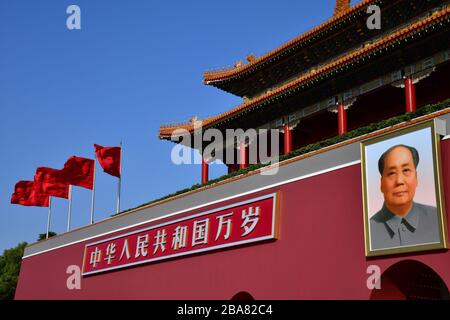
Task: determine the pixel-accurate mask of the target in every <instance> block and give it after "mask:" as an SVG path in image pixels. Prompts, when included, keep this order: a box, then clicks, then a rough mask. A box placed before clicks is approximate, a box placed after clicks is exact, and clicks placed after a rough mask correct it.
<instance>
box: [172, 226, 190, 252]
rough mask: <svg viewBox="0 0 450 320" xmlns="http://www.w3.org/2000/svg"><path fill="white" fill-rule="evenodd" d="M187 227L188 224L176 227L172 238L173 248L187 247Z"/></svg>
mask: <svg viewBox="0 0 450 320" xmlns="http://www.w3.org/2000/svg"><path fill="white" fill-rule="evenodd" d="M187 229H188V227H187V226H178V227H176V228H175V230H174V233H173V238H172V248H173V250H178V249H180V248H185V247H186V239H187Z"/></svg>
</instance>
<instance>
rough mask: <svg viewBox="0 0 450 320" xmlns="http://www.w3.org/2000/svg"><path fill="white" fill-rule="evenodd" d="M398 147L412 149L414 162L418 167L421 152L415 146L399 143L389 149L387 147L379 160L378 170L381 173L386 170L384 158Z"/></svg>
mask: <svg viewBox="0 0 450 320" xmlns="http://www.w3.org/2000/svg"><path fill="white" fill-rule="evenodd" d="M398 147H403V148H406V149H408V150H409V151H411V154H412V158H413V162H414V167H415V168H416V169H417V166H418V165H419V159H420V158H419V152H417V149H416V148H414V147H410V146H406V145H404V144H398V145H396V146H393V147H391V148H389V149H387V150H386V151H385V152H384V153H383V154H382V155H381V157H380V159H379V160H378V171H380V174H381V175H383V172H384V160H385V159H386V157H387V155H388V154H389V152H391V151H392V150H394V149H395V148H398Z"/></svg>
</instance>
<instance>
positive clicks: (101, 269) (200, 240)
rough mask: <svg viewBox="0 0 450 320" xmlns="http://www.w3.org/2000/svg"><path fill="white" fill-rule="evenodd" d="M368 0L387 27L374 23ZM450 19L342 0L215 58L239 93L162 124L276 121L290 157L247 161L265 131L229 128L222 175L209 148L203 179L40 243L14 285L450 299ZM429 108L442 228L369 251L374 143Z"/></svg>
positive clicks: (166, 131) (422, 118) (209, 75)
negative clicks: (213, 109)
mask: <svg viewBox="0 0 450 320" xmlns="http://www.w3.org/2000/svg"><path fill="white" fill-rule="evenodd" d="M369 7H370V8H372V9H374V8H375V9H374V10H375V11H373V12H376V8H379V9H380V19H381V29H377V28H375V29H373V28H369V27H368V24H367V19H368V17H370V16H371V15H370V14H368V8H369ZM330 11H331V10H330ZM449 23H450V7H449V5H448V2H447V1H438V0H428V1H418V0H391V1H386V0H364V1H361V2H359V3H358V4H356V5H354V6H350V1H346V0H344V1H342V0H337V1H336V6H335V10H334V15H333V17H332V18H330V19H329V20H328V21H326V22H324V23H323V24H321V25H319V26H317V27H315V28H313V29H312V30H310V31H308V32H307V33H305V34H302V35H300V36H299V37H297V38H295V39H293V40H291V41H289V42H288V43H286V44H284V45H282V46H280V47H279V48H276V49H275V50H273V51H271V52H269V53H267V54H265V55H263V56H261V57H257V58H256V57H254V56H253V55H250V56H248V57H247V58H246V63H243V62H242V61H239V62H237V63H236V64H235V65H234V67H233V68H231V69H224V70H219V71H211V72H206V73H205V74H204V82H205V84H206V85H212V86H214V87H217V88H219V89H221V90H224V91H226V92H229V93H231V94H235V95H237V96H240V97H242V99H243V102H242V103H241V104H240V105H238V106H236V107H234V108H232V109H230V110H228V111H226V112H224V113H223V114H220V115H218V116H214V117H211V118H207V119H203V120H199V119H193V120H192V121H191V122H190V123H186V124H177V125H166V126H161V128H160V132H159V136H160V139H164V140H171V141H173V142H175V143H184V142H183V141H188V140H189V141H195V139H196V137H199V136H200V137H201V136H203V135H204V134H205V132H206V131H207V130H208V129H216V130H217V131H219V132H222V133H224V136H226V135H225V131H226V130H227V129H243V130H248V129H269V130H279V132H281V133H282V134H281V135H280V137H279V150H277V151H278V152H279V153H280V154H281V155H283V157H282V158H281V159H280V162H278V163H276V164H272V165H270V166H265V167H261V166H258V162H259V160H260V159H259V158H258V157H256V161H255V162H256V163H253V164H254V165H255V166H254V167H249V166H250V165H251V164H252V163H250V161H249V159H251V158H252V157H251V156H250V154H249V150H251V147H252V143H258V142H259V141H260V139H262V137H260V136H256V137H254V138H253V139H249V138H248V137H236V139H235V137H233V139H232V140H231V141H230V140H226V141H225V144H224V145H223V150H221V151H223V152H222V154H223V157H222V158H220V160H222V161H223V162H224V163H225V165H227V166H228V171H229V173H230V175H229V176H227V177H225V178H224V179H219V180H217V181H209V177H208V162H210V161H211V160H212V159H211V158H208V157H205V156H204V157H203V162H202V165H201V167H202V175H201V181H202V183H203V184H202V185H201V186H200V187H198V188H196V189H193V190H190V191H188V192H185V193H182V194H179V195H176V196H173V197H169V198H167V199H164V200H161V201H157V202H153V203H150V204H148V205H144V206H142V207H140V208H137V209H133V210H129V211H127V212H124V213H122V214H120V215H117V216H115V217H112V218H110V219H107V220H105V221H101V222H98V223H96V224H93V225H90V226H87V227H84V228H80V229H76V230H73V231H71V232H67V233H65V234H61V235H58V236H57V237H54V238H50V239H48V240H46V241H41V242H38V243H35V244H32V245H29V246H28V247H27V248H26V250H25V256H24V259H23V262H22V268H21V272H20V277H19V284H18V288H17V291H16V298H17V299H30V298H39V299H41V298H43V299H47V298H48V299H60V298H63V299H95V298H102V299H127V298H130V299H242V298H254V299H448V298H449V292H448V287H449V285H450V272H449V271H448V270H449V268H448V267H449V266H450V253H449V252H448V251H447V246H448V244H447V232H446V230H447V220H448V219H447V213H446V211H445V207H447V208H448V207H449V205H450V194H449V193H448V192H446V191H447V190H449V188H450V139H449V137H450V136H449V131H450V125H449V121H450V114H449V113H450V101H449V100H448V99H449V98H450V95H449V90H448V84H447V81H446V80H447V75H448V73H449V68H450V66H449V61H450V47H449V43H450V42H449V36H450V29H449ZM427 123H433V125H432V126H430V130H431V138H432V140H430V143H429V144H430V145H431V144H433V152H430V159H432V160H433V161H432V166H433V168H435V171H432V172H433V173H434V182H435V184H433V186H434V190H433V195H434V198H433V199H434V200H433V201H435V205H436V207H437V210H438V213H437V214H438V217H439V239H440V241H439V243H436V244H431V245H427V244H425V245H424V246H422V247H411V248H410V249H408V250H405V251H402V250H397V251H395V250H394V251H392V252H387V251H386V252H385V251H383V252H379V254H378V253H377V254H376V255H373V256H372V255H371V254H370V252H371V250H372V249H371V244H370V236H371V234H370V231H369V230H368V227H367V220H368V219H369V216H368V211H369V209H370V205H369V206H368V205H367V204H368V203H369V200H370V195H368V192H366V189H368V182H367V177H366V171H365V170H369V169H370V168H369V167H368V166H367V163H369V162H368V161H364V157H365V156H367V154H366V153H364V151H362V150H365V149H362V145H364V144H365V143H366V142H367V141H378V140H380V141H381V140H382V139H384V137H392V139H397V138H398V139H400V138H401V137H402V135H400V133H403V132H404V135H405V136H406V135H407V134H409V133H411V132H414V130H415V129H414V128H422V127H421V126H423V125H424V124H427ZM427 128H428V127H427ZM396 135H397V136H396ZM186 137H189V138H190V139H185V138H186ZM377 139H378V140H377ZM386 139H387V138H386ZM189 146H190V147H194V148H197V149H198V151H199V152H200V153H201V154H204V152H205V145H204V144H203V143H201V144H200V145H193V144H192V145H191V144H189ZM227 150H228V151H230V150H231V152H227ZM419 151H420V152H423V153H421V155H422V156H424V155H425V156H426V154H425V153H426V151H422V149H420V150H419ZM363 153H364V155H363ZM230 154H231V155H232V156H229V155H230ZM231 158H232V159H231ZM231 160H233V161H231ZM234 160H236V161H234ZM423 163H424V161H422V162H421V163H419V165H418V166H417V163H416V165H415V166H416V168H417V170H418V172H420V170H422V169H423V168H424V164H423ZM430 166H431V165H430ZM274 168H276V169H277V173H276V174H265V173H267V172H269V171H270V170H271V169H274ZM377 179H378V178H377ZM419 181H421V180H420V178H419ZM377 183H378V182H377ZM419 185H420V184H419ZM364 186H365V187H366V188H364ZM369 187H370V186H369ZM428 188H429V190H424V192H425V193H427V192H428V191H429V192H431V191H430V190H431V188H432V187H429V186H428ZM418 190H419V189H418ZM421 190H422V189H421ZM368 199H369V200H368ZM369 204H370V203H369ZM402 222H403V220H402ZM415 227H417V226H415ZM419 227H420V221H419ZM413 229H415V228H413ZM436 232H437V231H436ZM412 233H414V230H413V231H412ZM77 268H78V269H79V270H80V272H81V274H80V276H81V283H80V288H75V289H73V288H71V286H70V285H68V281H69V282H70V281H71V275H72V272H73V274H76V273H77ZM71 270H72V271H71ZM73 270H75V271H73ZM378 273H379V277H378V276H377V274H378ZM374 279H375V280H374Z"/></svg>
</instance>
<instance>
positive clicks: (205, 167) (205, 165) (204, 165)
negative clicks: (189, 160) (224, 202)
mask: <svg viewBox="0 0 450 320" xmlns="http://www.w3.org/2000/svg"><path fill="white" fill-rule="evenodd" d="M208 180H209V167H208V163H207V162H206V161H205V159H204V158H203V157H202V183H206V182H208Z"/></svg>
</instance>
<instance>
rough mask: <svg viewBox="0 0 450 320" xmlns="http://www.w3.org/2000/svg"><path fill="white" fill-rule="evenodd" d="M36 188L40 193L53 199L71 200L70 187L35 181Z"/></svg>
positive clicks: (62, 184) (56, 183)
mask: <svg viewBox="0 0 450 320" xmlns="http://www.w3.org/2000/svg"><path fill="white" fill-rule="evenodd" d="M34 184H35V188H36V189H37V190H39V193H42V194H46V195H48V196H51V197H58V198H64V199H69V185H68V184H64V183H60V182H59V183H58V182H39V181H35V182H34Z"/></svg>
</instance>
